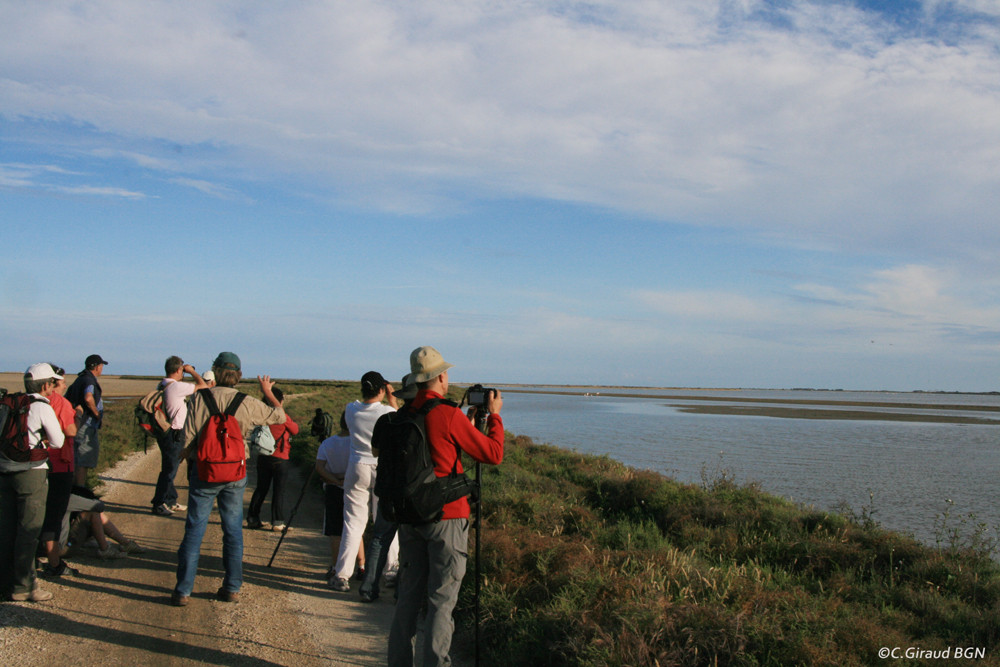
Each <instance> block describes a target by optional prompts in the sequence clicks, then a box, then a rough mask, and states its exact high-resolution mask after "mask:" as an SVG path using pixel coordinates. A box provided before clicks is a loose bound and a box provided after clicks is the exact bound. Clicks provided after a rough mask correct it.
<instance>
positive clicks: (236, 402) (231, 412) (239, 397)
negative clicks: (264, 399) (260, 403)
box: [225, 391, 247, 417]
mask: <svg viewBox="0 0 1000 667" xmlns="http://www.w3.org/2000/svg"><path fill="white" fill-rule="evenodd" d="M246 397H247V395H246V394H244V393H243V392H241V391H238V392H236V395H235V396H233V400H232V401H230V402H229V405H227V406H226V412H225V414H226V415H228V416H229V417H235V416H236V411H237V410H238V409H239V407H240V405H242V404H243V399H244V398H246Z"/></svg>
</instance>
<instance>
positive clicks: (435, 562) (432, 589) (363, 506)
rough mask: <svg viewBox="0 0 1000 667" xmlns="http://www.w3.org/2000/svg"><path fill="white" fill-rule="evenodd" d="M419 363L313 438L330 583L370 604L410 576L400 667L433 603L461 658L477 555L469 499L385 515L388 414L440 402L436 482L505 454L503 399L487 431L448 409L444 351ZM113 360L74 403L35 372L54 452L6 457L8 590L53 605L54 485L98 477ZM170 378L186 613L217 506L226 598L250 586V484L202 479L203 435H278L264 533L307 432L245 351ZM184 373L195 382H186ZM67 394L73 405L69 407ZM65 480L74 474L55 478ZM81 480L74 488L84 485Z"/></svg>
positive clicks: (171, 507) (164, 480)
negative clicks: (395, 517)
mask: <svg viewBox="0 0 1000 667" xmlns="http://www.w3.org/2000/svg"><path fill="white" fill-rule="evenodd" d="M409 361H410V364H409V365H410V372H409V373H408V374H407V375H406V376H404V378H403V381H402V382H401V384H400V388H399V390H398V391H397V390H396V389H395V388H394V387H393V386H392V384H391V383H390V382H388V381H387V380H386V379H385V378H384V377H383V376H382V375H381V374H380V373H378V372H376V371H370V372H368V373H365V375H364V376H363V377H362V379H361V399H360V400H357V401H354V402H352V403H350V404H348V405H347V407H346V408H345V410H344V414H343V415H342V416H341V419H340V431H339V433H337V434H332V421H333V420H332V418H331V417H330V416H329V415H327V414H325V413H323V411H322V410H317V414H316V417H315V418H314V419H313V422H312V433H313V434H315V435H317V436H320V435H322V436H324V437H323V441H322V443H321V446H320V448H319V450H318V453H317V461H316V470H317V473H318V474H319V476H320V477H321V479H322V480H323V482H324V486H325V492H324V493H325V498H326V517H325V522H324V523H325V525H324V533H325V534H326V535H329V536H330V537H331V566H330V569H329V571H328V572H327V577H328V585H329V586H330V587H331V588H332V589H334V590H335V591H340V592H346V591H349V590H350V583H349V581H350V578H351V577H352V576H355V577H357V578H360V579H361V580H362V583H361V586H360V595H361V599H362V600H364V601H366V602H371V601H373V600H375V599H377V598H378V596H379V587H378V584H379V580H380V579H381V577H382V575H383V573H385V575H386V583H387V585H389V584H390V583H393V582H394V580H395V579H397V569H398V585H397V603H396V608H395V614H394V618H393V622H392V627H391V630H390V633H389V638H388V658H389V664H390V665H410V664H412V661H413V639H414V636H415V634H416V626H417V619H418V614H419V613H420V611H421V609H426V621H425V622H426V628H425V636H426V638H427V639H426V642H425V656H424V664H425V665H432V664H449V663H450V658H449V653H450V647H451V637H452V633H453V631H454V621H453V619H452V612H453V610H454V607H455V604H456V602H457V599H458V592H459V589H460V587H461V583H462V579H463V577H464V575H465V568H466V561H467V558H468V556H467V551H468V537H469V501H468V498H466V497H464V496H463V497H460V498H458V499H457V500H454V501H452V502H448V503H446V504H445V505H444V507H443V508H442V515H441V519H440V520H439V521H436V522H432V523H427V524H419V525H411V524H399V525H397V524H394V523H392V522H391V521H390V520H389V519H388V518H387V517H386V516H385V515H384V514H383V513H382V512H380V511H379V509H378V498H377V497H376V496H375V495H374V488H375V480H376V476H377V469H378V458H377V452H376V451H373V449H372V435H373V432H374V431H375V429H376V425H377V424H378V423H379V420H380V419H382V418H384V417H385V416H387V415H389V414H391V413H393V412H396V411H400V410H403V411H412V412H414V413H415V412H416V411H419V410H421V408H423V407H424V405H425V404H426V403H427V402H428V401H435V404H434V407H433V408H432V409H430V411H429V412H427V414H426V417H425V421H424V424H425V431H426V442H427V445H428V447H429V450H430V454H431V458H432V460H433V463H434V469H435V473H436V474H437V476H439V477H445V476H447V475H449V474H453V473H454V472H455V471H456V470H457V471H458V473H462V472H463V471H462V463H461V453H462V452H465V453H466V454H468V455H469V456H471V457H472V458H473V459H474V460H475V461H478V462H481V463H487V464H499V463H500V462H501V460H502V459H503V442H504V431H503V422H502V420H501V417H500V410H501V408H502V405H503V400H502V398H501V396H500V392H494V393H493V394H492V395H491V396H490V397H489V399H488V403H487V405H486V410H487V412H488V413H489V414H488V417H487V418H486V420H485V428H484V429H483V430H482V431H480V430H479V429H478V428H476V426H475V425H474V421H473V415H472V414H469V415H466V414H464V413H463V412H462V411H461V410H460V409H459V408H458V407H457V406H456V405H455V404H453V403H448V402H440V403H437V401H438V400H440V399H443V398H444V396H445V395H446V394H447V393H448V388H449V376H448V371H449V369H450V368H452V364H450V363H447V362H445V361H444V359H443V357H442V356H441V354H440V353H439V352H438V351H437V350H436V349H434V348H432V347H420V348H417V349H415V350H414V351H413V352H412V353H411V355H410V360H409ZM106 364H107V362H106V361H105V360H104V359H103V358H102V357H100V355H92V356H91V357H88V359H87V363H86V366H87V367H86V369H85V370H84V372H82V373H80V375H79V377H78V378H77V380H76V382H74V383H73V385H72V386H71V387H69V388H68V390H67V391H66V394H67V395H66V398H65V399H63V397H62V396H61V395H60V392H59V391H58V388H59V383H60V382H62V381H63V375H64V373H63V372H62V369H60V368H58V367H55V366H53V365H51V364H47V363H41V364H35V365H33V366H31V367H30V368H29V369H28V371H27V372H26V373H25V378H24V384H25V391H26V392H27V393H28V394H31V395H32V397H33V398H34V401H33V402H32V403H31V408H30V412H29V415H28V428H29V430H30V444H31V447H32V448H47V451H48V458H47V460H46V461H38V462H33V463H31V464H22V463H18V462H15V461H12V460H11V459H9V458H7V457H6V456H3V455H2V454H0V540H2V542H0V545H2V549H0V556H2V557H3V558H4V559H5V560H4V562H0V572H3V573H6V574H7V575H9V577H10V579H11V581H10V582H9V583H8V582H6V581H5V582H4V583H5V585H7V590H9V591H10V593H9V595H10V598H11V599H13V600H32V601H39V600H45V599H49V598H51V593H47V592H45V591H43V590H42V589H40V588H39V587H38V586H37V584H36V581H35V550H36V549H37V545H38V539H39V536H41V537H42V538H43V543H44V544H45V548H46V550H47V551H49V545H50V543H54V544H53V546H52V551H51V552H50V555H49V562H48V565H52V563H53V562H55V563H57V564H58V562H59V560H58V554H59V540H58V539H51V538H52V536H53V533H52V531H51V530H49V528H50V523H49V522H48V520H47V519H48V517H47V515H46V494H47V493H51V492H53V489H55V490H56V491H55V494H56V495H57V496H58V497H59V498H61V497H62V496H63V495H66V494H65V491H64V490H65V488H66V487H67V483H66V479H67V478H66V477H65V475H66V473H67V472H68V473H69V474H71V475H72V476H73V477H72V481H74V482H78V481H79V480H81V479H83V480H85V479H86V477H85V475H86V469H87V468H92V467H94V466H95V465H96V463H97V451H98V448H99V442H98V432H99V429H100V424H101V417H102V413H103V402H102V399H101V390H100V384H99V382H98V378H99V377H100V375H101V373H102V371H103V368H104V366H105V365H106ZM164 371H165V377H164V379H163V381H162V382H161V385H160V388H161V389H162V390H163V408H164V411H165V412H166V415H167V418H168V420H169V422H170V428H169V429H167V430H166V431H165V432H164V433H163V434H162V435H161V436H159V437H158V439H157V444H158V446H159V449H160V454H161V470H160V473H159V476H158V478H157V483H156V488H155V491H154V495H153V498H152V501H151V502H152V512H153V513H154V514H156V515H159V516H171V515H173V514H174V513H176V512H181V511H185V510H186V511H187V516H186V520H185V526H184V537H183V539H182V540H181V544H180V546H179V548H178V553H177V558H178V566H177V579H176V585H175V587H174V589H173V592H172V595H171V600H170V601H171V604H173V605H175V606H185V605H187V604H188V603H189V601H190V596H191V593H192V591H193V588H194V582H195V575H196V573H197V568H198V560H199V556H200V551H201V544H202V541H203V538H204V535H205V531H206V528H207V524H208V518H209V514H210V512H211V510H212V507H213V504H216V503H217V504H218V510H219V516H220V519H221V526H222V532H223V565H224V570H225V573H224V577H223V580H222V585H221V587H220V588H219V590H218V591H217V593H216V598H217V599H218V600H221V601H226V602H235V601H237V600H238V599H239V592H240V588H241V586H242V582H243V580H242V561H243V534H242V531H243V495H244V489H245V487H246V484H247V479H246V476H245V474H244V475H243V477H242V478H240V479H235V480H233V481H224V482H217V481H210V480H208V479H202V478H201V477H202V476H203V475H204V473H199V466H198V465H195V464H194V460H195V457H196V453H197V451H198V448H199V443H200V438H202V437H204V433H205V431H206V427H207V426H208V424H209V422H210V420H212V419H213V418H215V419H218V418H219V417H218V415H220V413H221V414H222V415H226V414H231V416H232V418H233V419H235V421H236V422H237V423H238V426H239V430H240V432H241V435H242V437H243V440H244V442H246V441H248V439H249V438H250V435H251V433H252V432H253V430H254V428H255V427H267V428H269V429H270V431H271V434H272V436H273V438H274V442H275V448H274V451H273V452H272V453H270V454H262V455H260V456H258V457H257V469H258V486H257V488H256V490H255V492H254V494H253V496H252V498H251V501H250V507H249V510H248V513H247V527H248V528H262V527H265V524H264V523H263V522H262V521H261V516H260V515H261V509H262V505H263V502H264V499H265V497H266V495H267V493H268V490H269V488H270V487H272V486H273V488H274V495H273V496H272V500H271V512H272V515H271V519H272V521H271V523H270V527H271V528H272V529H274V530H286V529H287V526H286V522H287V520H288V517H287V515H286V511H287V508H286V506H285V486H286V479H287V461H288V453H289V449H290V443H291V436H294V435H296V434H297V433H298V432H299V427H298V425H297V424H296V423H295V422H294V421H293V420H292V419H291V418H290V417H288V415H287V414H286V412H285V410H284V408H283V405H282V403H283V395H282V393H281V391H280V389H277V388H275V387H274V382H273V381H272V380H271V379H270V377H268V376H266V375H264V376H258V378H257V380H258V383H259V386H260V390H261V395H262V396H263V400H260V399H256V398H254V397H251V396H246V395H245V394H242V393H241V392H239V391H238V390H237V389H236V385H237V383H239V381H240V380H241V379H242V367H241V362H240V359H239V357H238V356H237V355H236V354H234V353H232V352H222V353H220V354H219V355H218V356H217V357H216V359H215V361H214V362H213V364H212V370H211V373H210V374H209V373H206V374H205V376H202V375H200V374H199V373H198V372H197V371H196V370H195V368H194V367H193V366H191V365H189V364H185V363H184V362H183V360H182V359H181V358H180V357H176V356H172V357H169V358H168V359H167V361H166V363H165V366H164ZM185 375H188V376H190V378H191V379H192V380H193V382H184V381H182V380H183V377H184V376H185ZM63 386H65V383H64V382H63ZM54 397H57V398H54ZM60 399H63V400H66V402H67V404H68V410H67V408H66V407H64V406H63V405H62V401H61V400H60ZM231 406H238V407H235V408H232V407H231ZM67 438H73V450H74V456H73V457H69V456H67V455H66V453H65V452H64V451H62V450H63V447H64V443H65V442H67V441H68V440H67ZM182 460H188V461H189V463H190V465H189V466H188V473H187V474H188V488H189V490H188V504H187V506H185V505H182V504H181V503H180V502H179V497H178V493H177V489H176V487H175V485H174V479H175V476H176V474H177V472H178V468H179V466H180V462H181V461H182ZM50 463H51V469H50ZM81 469H83V471H84V472H83V473H82V474H83V475H84V476H83V477H82V478H81V477H80V476H79V475H80V470H81ZM56 475H62V476H63V477H58V478H57V479H56V480H55V481H54V482H50V481H49V480H50V479H52V477H53V476H56ZM47 482H49V483H48V484H47ZM68 486H69V487H70V490H71V491H72V486H73V485H72V484H69V485H68ZM81 486H82V485H81ZM69 495H72V494H69ZM95 500H96V499H95ZM96 502H98V503H99V501H96ZM68 505H69V502H68V500H67V501H66V506H68ZM62 507H63V502H62V501H59V502H56V503H53V504H52V512H53V515H55V514H56V513H58V511H59V510H60V508H62ZM101 509H102V508H100V507H97V506H93V505H92V506H90V507H89V511H90V512H91V514H90V517H91V519H90V520H89V521H88V522H87V524H86V525H87V526H88V527H89V529H90V530H92V531H93V532H94V534H95V537H96V536H97V534H98V532H100V534H101V535H102V538H98V543H99V547H100V546H101V543H102V540H103V541H106V537H103V536H106V535H110V536H111V538H112V539H116V540H118V541H119V542H120V543H122V544H123V545H124V550H123V552H124V551H128V550H129V545H133V546H132V547H131V548H132V549H133V550H138V549H141V548H140V547H139V546H138V545H137V544H135V542H134V541H132V540H128V539H127V538H125V537H124V536H123V535H121V534H120V531H117V529H115V528H114V527H113V524H109V522H107V521H106V517H105V518H102V516H103V514H102V512H101V511H100V510H101ZM95 510H97V511H95ZM63 513H65V510H63ZM95 517H96V518H95ZM370 519H373V520H374V529H373V531H372V536H371V539H370V540H369V544H368V550H367V553H366V551H365V548H364V545H363V542H362V535H363V533H364V532H365V530H366V528H367V526H368V522H369V520H370ZM43 523H44V524H45V530H43V527H42V526H43ZM15 524H16V525H15ZM52 525H54V518H53V523H52ZM106 549H110V547H108V546H103V547H101V552H103V551H105V550H106ZM366 566H367V567H366ZM55 567H57V568H58V565H56V566H55Z"/></svg>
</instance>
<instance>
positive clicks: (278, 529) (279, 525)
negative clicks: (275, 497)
mask: <svg viewBox="0 0 1000 667" xmlns="http://www.w3.org/2000/svg"><path fill="white" fill-rule="evenodd" d="M284 529H285V524H283V523H275V524H272V525H271V530H273V531H274V532H276V533H280V532H281V531H283V530H284ZM288 530H291V528H289V529H288Z"/></svg>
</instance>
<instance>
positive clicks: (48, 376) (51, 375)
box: [24, 362, 63, 380]
mask: <svg viewBox="0 0 1000 667" xmlns="http://www.w3.org/2000/svg"><path fill="white" fill-rule="evenodd" d="M24 377H26V378H30V379H32V380H62V379H63V376H62V375H59V373H56V369H55V368H53V367H52V364H48V363H45V362H42V363H40V364H31V365H30V366H28V370H26V371H24Z"/></svg>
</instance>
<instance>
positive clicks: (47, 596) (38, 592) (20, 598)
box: [10, 588, 52, 602]
mask: <svg viewBox="0 0 1000 667" xmlns="http://www.w3.org/2000/svg"><path fill="white" fill-rule="evenodd" d="M10 599H11V600H13V601H14V602H45V601H46V600H51V599H52V593H49V592H48V591H43V590H42V589H41V588H36V589H34V590H33V591H31V592H30V593H11V596H10Z"/></svg>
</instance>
